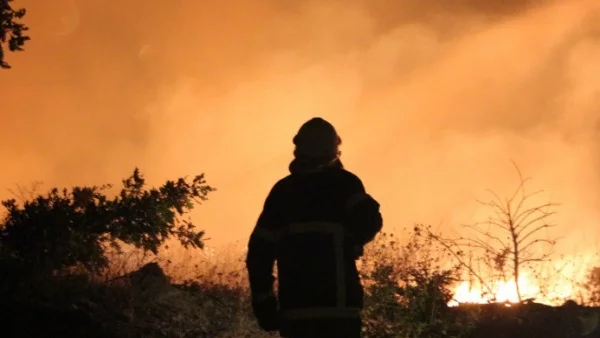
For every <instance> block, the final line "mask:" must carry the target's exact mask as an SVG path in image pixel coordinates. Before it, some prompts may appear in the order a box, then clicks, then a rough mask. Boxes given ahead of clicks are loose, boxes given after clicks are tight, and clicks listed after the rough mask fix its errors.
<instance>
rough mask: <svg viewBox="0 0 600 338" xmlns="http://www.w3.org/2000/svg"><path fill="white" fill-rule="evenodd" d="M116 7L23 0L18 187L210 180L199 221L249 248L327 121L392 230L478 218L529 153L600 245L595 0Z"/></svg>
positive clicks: (574, 225) (0, 181)
mask: <svg viewBox="0 0 600 338" xmlns="http://www.w3.org/2000/svg"><path fill="white" fill-rule="evenodd" d="M108 4H109V2H108V1H106V0H93V1H77V0H60V1H58V0H57V1H54V2H47V3H46V2H40V1H33V0H29V1H26V0H21V1H15V5H16V6H23V7H27V8H28V15H27V23H28V24H29V25H30V26H31V31H30V34H31V36H32V38H33V40H31V41H30V43H29V44H28V46H27V50H26V51H25V52H23V53H18V54H9V56H8V57H9V59H8V61H9V62H10V63H11V64H12V65H13V69H12V70H10V71H6V72H2V73H1V76H2V81H1V82H0V93H2V94H1V95H2V106H1V111H0V114H1V115H0V116H1V120H0V121H1V122H0V141H2V143H1V146H0V151H1V152H0V161H1V163H2V164H3V165H2V171H3V172H2V174H3V175H2V176H1V177H0V187H3V188H11V187H14V185H15V184H24V185H27V184H28V183H30V182H32V181H35V180H41V181H44V182H45V184H46V186H53V185H74V184H101V183H106V182H118V181H119V179H121V178H123V177H124V176H126V175H128V174H130V173H131V170H132V169H133V167H134V166H139V167H140V168H141V170H142V172H143V173H145V174H146V176H147V177H148V178H149V179H150V180H151V181H152V182H154V183H160V182H161V181H162V180H164V179H167V178H175V177H179V176H182V175H192V174H195V173H198V172H205V173H206V174H207V178H208V180H209V183H211V184H213V185H214V186H216V187H217V188H218V189H219V191H217V192H215V193H214V194H213V196H212V198H211V200H210V201H209V202H207V203H206V204H205V205H203V206H201V207H199V208H198V209H197V211H196V212H195V213H194V218H195V220H196V221H197V222H198V223H199V225H200V227H201V228H204V229H206V230H207V231H208V234H209V236H210V237H211V238H212V241H213V243H214V244H217V243H225V242H227V241H231V240H242V241H245V240H246V237H247V236H248V234H249V233H250V231H251V229H252V227H253V225H254V222H255V220H256V217H257V216H258V213H259V212H260V208H261V207H262V203H263V201H264V198H265V197H266V194H267V193H268V191H269V189H270V188H271V186H272V185H273V184H274V183H275V181H276V180H277V179H279V178H281V177H282V176H284V175H286V173H287V172H286V170H287V164H288V161H289V160H290V157H291V153H292V145H291V139H292V137H293V135H294V133H295V132H296V130H297V128H298V127H299V126H300V124H301V123H302V122H304V121H305V120H307V119H309V118H310V117H313V116H321V117H324V118H326V119H329V120H330V121H331V122H333V123H334V124H335V125H336V127H337V129H338V130H339V132H340V134H341V136H342V139H343V148H342V151H343V158H344V162H345V164H346V166H347V167H348V168H349V169H350V170H352V171H354V172H355V173H357V174H358V175H359V176H360V177H361V178H362V179H363V181H364V183H365V185H366V186H367V188H368V190H369V192H370V193H371V194H372V195H373V196H375V197H376V198H378V199H379V200H380V202H381V204H382V211H383V213H384V217H385V222H386V225H385V226H386V227H387V228H388V230H391V229H393V228H396V229H401V228H403V227H405V226H410V225H411V224H412V223H413V222H423V223H432V224H439V223H442V226H443V227H454V226H456V225H458V224H459V223H464V222H471V221H473V220H475V219H477V217H479V216H481V215H482V213H483V212H484V211H482V210H481V208H480V206H479V205H477V203H476V199H478V198H480V199H485V198H486V196H487V195H486V191H485V190H486V189H488V188H490V189H493V190H494V191H496V192H497V193H498V194H500V195H506V194H509V193H510V192H512V190H513V189H514V188H515V187H516V185H517V184H518V177H517V175H516V172H515V171H514V170H513V168H512V167H511V163H510V161H509V159H514V160H515V161H516V162H517V163H518V164H519V166H520V168H521V170H522V171H523V172H524V174H525V175H527V176H532V177H533V179H534V180H533V182H532V185H533V186H532V187H531V188H532V189H536V188H544V189H545V190H547V191H548V194H547V195H545V196H546V197H547V198H552V200H553V201H555V202H560V203H562V206H561V207H560V209H559V212H560V213H559V216H558V217H557V220H556V221H557V223H559V224H560V227H559V229H561V230H559V231H563V232H566V231H568V230H571V229H577V230H578V231H577V232H574V231H570V232H569V234H568V239H567V241H566V243H567V244H566V245H567V246H569V245H575V244H576V243H577V245H579V246H581V245H588V246H592V245H594V244H595V243H593V242H591V241H592V240H593V238H594V237H595V235H596V234H597V230H596V229H597V226H596V223H597V221H598V220H599V219H600V214H599V212H598V211H597V210H598V209H599V207H600V193H599V192H598V188H600V182H599V180H598V178H597V176H598V174H597V173H598V169H600V163H598V159H599V155H598V150H599V149H598V146H597V143H598V141H599V138H600V135H599V134H598V119H599V117H600V115H599V114H597V110H598V103H599V100H598V93H599V89H600V67H599V65H600V64H599V63H598V61H597V60H599V57H600V43H599V41H600V39H599V37H600V24H599V23H600V20H598V18H599V16H600V12H599V11H600V5H598V4H597V3H596V1H594V0H569V1H542V0H538V1H534V0H530V1H525V0H522V1H517V0H512V1H502V2H498V1H496V2H491V1H485V0H453V1H439V0H436V1H433V0H432V1H427V2H425V1H417V0H411V1H403V2H390V1H383V0H369V1H367V0H352V1H347V0H346V1H341V0H337V1H336V0H326V1H324V0H319V1H316V0H314V1H302V2H297V1H287V0H286V1H281V0H280V1H275V0H252V1H250V0H231V1H227V2H226V3H225V2H220V1H209V0H203V1H190V0H180V1H171V2H169V3H168V5H167V4H165V2H159V1H141V0H127V1H121V2H120V3H119V6H109V5H108ZM0 195H2V196H3V197H5V196H8V193H7V192H6V193H5V192H0ZM566 229H568V230H566ZM590 233H592V234H593V235H590Z"/></svg>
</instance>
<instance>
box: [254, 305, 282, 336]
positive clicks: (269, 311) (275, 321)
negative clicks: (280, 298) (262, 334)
mask: <svg viewBox="0 0 600 338" xmlns="http://www.w3.org/2000/svg"><path fill="white" fill-rule="evenodd" d="M252 309H253V310H254V315H255V316H256V320H257V321H258V326H260V328H261V329H263V330H264V331H267V332H271V331H277V330H279V311H278V310H277V298H276V297H275V296H269V297H266V298H263V299H260V300H257V301H254V300H253V301H252Z"/></svg>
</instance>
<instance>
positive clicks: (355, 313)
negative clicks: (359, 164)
mask: <svg viewBox="0 0 600 338" xmlns="http://www.w3.org/2000/svg"><path fill="white" fill-rule="evenodd" d="M381 227H382V217H381V214H380V212H379V204H378V203H377V202H376V201H375V200H374V199H373V198H371V197H370V196H369V195H368V194H366V192H365V188H364V186H363V184H362V182H361V180H360V179H359V178H358V177H357V176H356V175H354V174H352V173H351V172H349V171H347V170H345V169H343V168H341V167H335V166H332V167H327V168H324V169H321V170H316V171H308V172H302V173H292V174H291V175H288V176H287V177H285V178H283V179H281V180H280V181H279V182H277V183H276V184H275V186H274V187H273V188H272V189H271V191H270V193H269V195H268V197H267V199H266V201H265V204H264V208H263V210H262V212H261V214H260V216H259V219H258V221H257V224H256V227H255V228H254V231H253V232H252V234H251V236H250V241H249V244H248V253H247V258H246V264H247V269H248V275H249V279H250V288H251V293H252V303H253V308H254V313H255V315H256V317H257V319H258V322H259V324H260V325H261V327H262V328H263V329H265V330H268V331H270V330H277V329H278V325H279V324H280V323H281V322H285V321H289V320H310V319H318V318H332V319H334V318H335V319H343V318H358V319H360V312H361V309H362V306H363V288H362V285H361V283H360V279H359V275H358V271H357V267H356V259H358V257H359V255H360V254H361V253H362V247H363V246H364V245H365V244H366V243H368V242H369V241H371V240H372V239H373V238H374V237H375V235H376V234H377V233H378V232H379V231H380V230H381ZM275 261H276V262H277V274H278V295H277V296H275V294H274V292H273V287H274V281H275V278H274V276H273V270H274V264H275ZM277 307H278V308H277ZM279 320H281V322H279Z"/></svg>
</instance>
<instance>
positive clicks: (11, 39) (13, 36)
mask: <svg viewBox="0 0 600 338" xmlns="http://www.w3.org/2000/svg"><path fill="white" fill-rule="evenodd" d="M12 1H13V0H0V68H4V69H9V68H10V65H9V64H8V63H6V61H5V50H6V49H5V48H6V47H8V50H9V51H11V52H16V51H22V50H23V46H24V45H25V42H26V41H27V40H29V39H30V38H29V36H27V35H25V31H27V30H28V29H29V28H28V27H27V26H25V24H23V23H20V22H19V20H20V19H22V18H23V17H24V16H25V13H26V11H25V8H19V9H13V8H12V6H11V4H10V3H11V2H12Z"/></svg>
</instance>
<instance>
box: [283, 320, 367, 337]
mask: <svg viewBox="0 0 600 338" xmlns="http://www.w3.org/2000/svg"><path fill="white" fill-rule="evenodd" d="M361 328H362V321H361V320H360V318H352V319H303V320H293V321H287V322H286V323H285V324H284V325H283V327H282V328H281V330H280V333H281V336H282V337H286V338H361Z"/></svg>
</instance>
